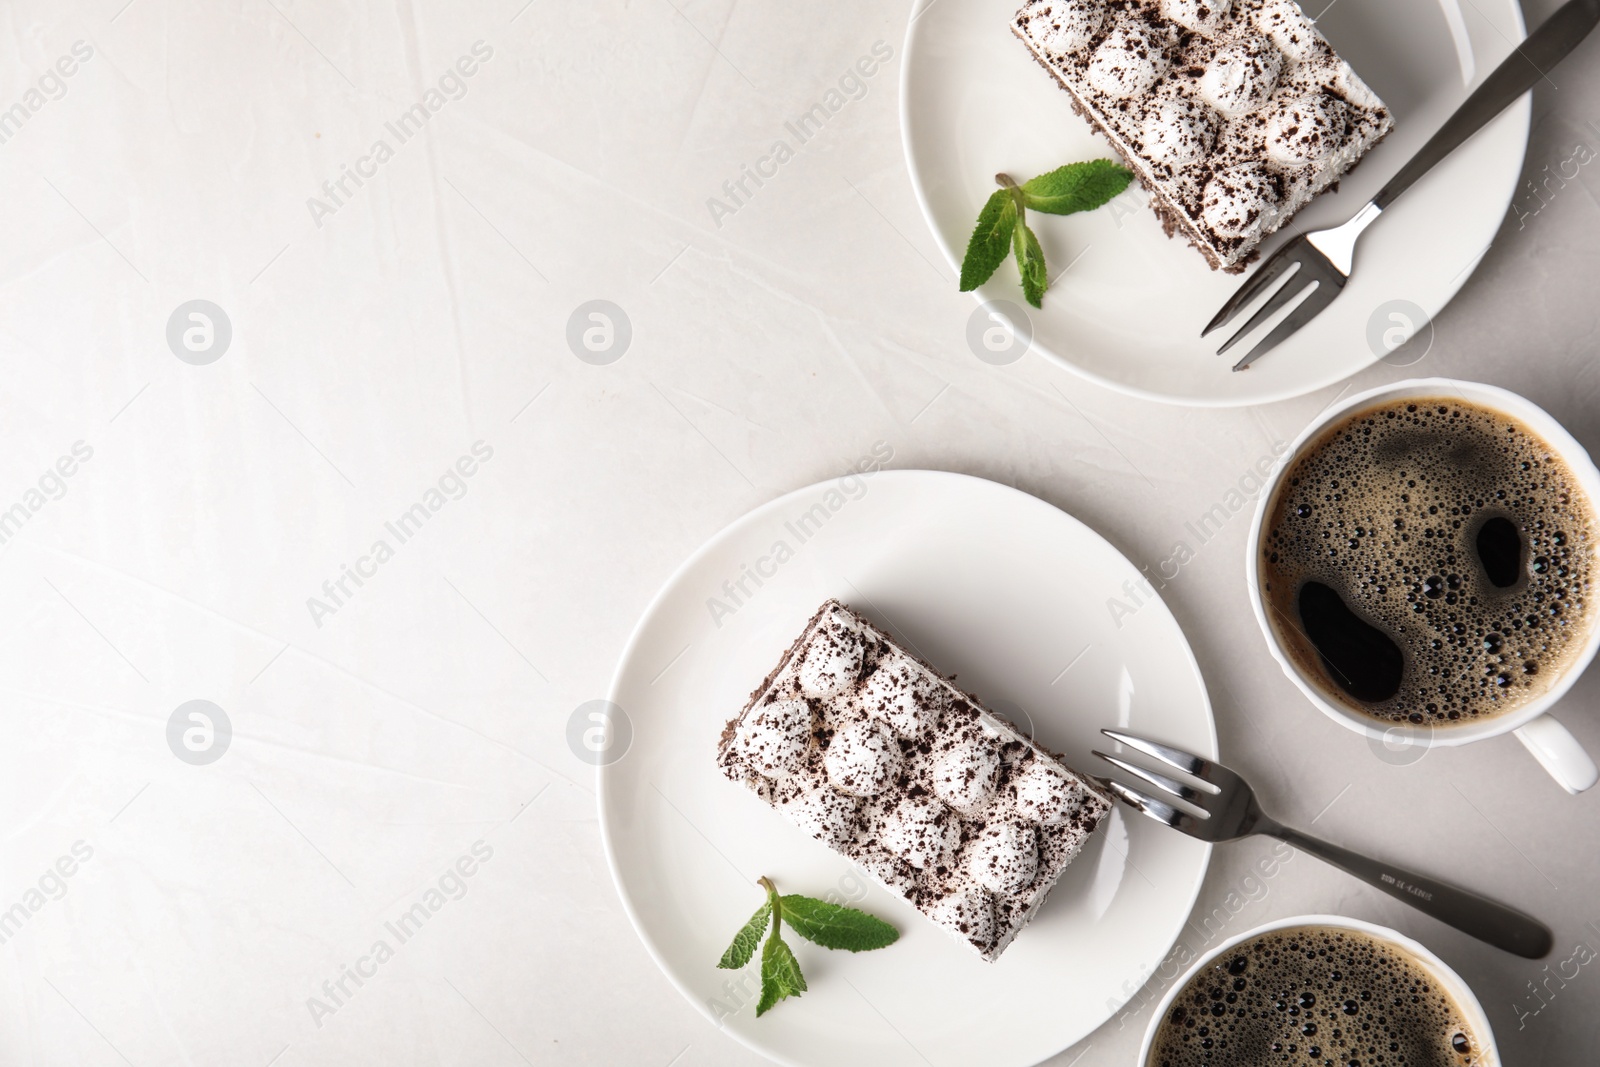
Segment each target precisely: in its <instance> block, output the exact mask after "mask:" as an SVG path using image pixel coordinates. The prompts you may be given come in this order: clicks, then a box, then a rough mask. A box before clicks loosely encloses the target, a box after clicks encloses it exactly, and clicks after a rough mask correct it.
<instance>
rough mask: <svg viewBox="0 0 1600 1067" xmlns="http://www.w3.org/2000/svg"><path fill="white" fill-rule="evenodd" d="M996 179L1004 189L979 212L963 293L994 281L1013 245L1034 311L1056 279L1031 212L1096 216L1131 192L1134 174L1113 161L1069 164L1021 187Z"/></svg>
mask: <svg viewBox="0 0 1600 1067" xmlns="http://www.w3.org/2000/svg"><path fill="white" fill-rule="evenodd" d="M994 180H995V181H996V182H997V183H998V184H999V185H1000V189H999V190H998V191H997V192H996V193H995V194H994V195H992V196H991V197H989V199H988V200H987V201H985V202H984V205H983V210H982V211H980V212H979V213H978V224H977V226H976V227H975V228H974V229H973V231H972V237H971V238H970V239H969V240H968V241H967V254H966V258H964V259H963V260H962V261H961V291H962V292H963V293H967V292H971V291H972V290H974V289H976V288H977V287H978V286H980V285H982V284H983V283H984V282H986V281H988V280H989V278H990V277H991V276H992V275H993V274H994V272H995V271H996V270H998V269H999V267H1000V264H1001V263H1002V262H1004V261H1005V258H1006V249H1007V246H1010V250H1011V252H1012V254H1013V255H1014V256H1015V257H1016V261H1017V271H1018V273H1019V274H1021V276H1022V295H1023V296H1024V297H1026V298H1027V300H1028V303H1030V304H1032V305H1033V306H1034V307H1043V306H1044V305H1043V303H1042V301H1043V300H1044V293H1045V290H1046V289H1048V288H1049V287H1050V275H1049V272H1048V270H1047V269H1046V267H1045V262H1044V249H1043V248H1041V247H1040V245H1039V238H1038V236H1037V235H1035V234H1034V232H1033V230H1032V229H1030V228H1029V226H1028V208H1032V209H1033V210H1035V211H1042V212H1044V213H1045V214H1048V215H1071V214H1075V213H1076V212H1079V211H1092V210H1094V209H1095V208H1097V207H1101V206H1103V205H1104V204H1106V203H1107V202H1108V201H1110V200H1111V199H1112V198H1114V197H1115V196H1117V195H1118V194H1119V193H1121V192H1122V191H1123V190H1124V189H1126V188H1127V187H1128V183H1129V182H1131V181H1132V180H1133V172H1132V171H1130V170H1129V169H1128V168H1126V167H1123V166H1119V165H1118V164H1116V163H1113V162H1112V161H1111V160H1109V159H1093V160H1089V161H1088V162H1085V163H1068V164H1067V165H1066V166H1064V167H1057V168H1056V169H1055V170H1052V171H1050V172H1049V173H1047V174H1041V175H1039V176H1038V177H1036V178H1029V179H1028V180H1027V181H1026V182H1024V183H1022V184H1021V185H1018V184H1017V183H1016V182H1015V181H1013V180H1012V179H1011V177H1010V176H1009V175H1006V174H997V175H995V179H994Z"/></svg>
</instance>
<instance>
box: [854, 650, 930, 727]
mask: <svg viewBox="0 0 1600 1067" xmlns="http://www.w3.org/2000/svg"><path fill="white" fill-rule="evenodd" d="M856 700H857V703H858V704H860V706H861V710H863V711H865V712H866V713H867V714H868V715H871V716H872V717H873V718H875V719H881V720H882V721H884V722H886V723H888V724H889V726H890V727H891V728H892V729H893V730H894V732H895V733H897V734H899V735H900V736H902V737H910V738H917V737H921V736H923V735H924V734H926V733H927V732H928V731H929V730H932V729H934V728H935V727H937V726H938V725H939V716H940V715H941V714H942V713H943V711H944V706H945V704H946V703H948V701H947V699H945V696H944V694H942V693H941V692H939V690H938V688H937V687H936V686H934V685H933V684H932V683H931V682H930V681H929V679H928V678H927V677H926V672H924V671H923V670H922V669H921V667H920V666H919V665H918V664H917V663H916V662H915V661H914V660H912V659H910V658H909V657H907V656H898V655H891V656H886V657H884V659H883V660H882V661H880V662H879V663H878V667H877V669H876V670H874V671H873V672H872V673H871V674H869V675H867V679H866V681H865V682H863V683H862V685H861V691H860V693H859V694H858V695H857V697H856Z"/></svg>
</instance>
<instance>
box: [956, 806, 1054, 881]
mask: <svg viewBox="0 0 1600 1067" xmlns="http://www.w3.org/2000/svg"><path fill="white" fill-rule="evenodd" d="M966 860H967V873H968V874H970V875H971V876H972V879H973V881H975V882H977V883H978V884H979V885H981V886H983V887H984V888H985V889H988V890H989V891H991V892H994V893H1015V892H1017V891H1018V890H1019V889H1025V888H1027V887H1028V886H1029V885H1031V884H1032V883H1033V878H1034V875H1035V874H1037V873H1038V871H1039V842H1038V838H1037V836H1036V835H1035V833H1034V829H1033V827H1032V826H1031V825H1029V824H1028V823H1023V822H1016V821H1014V820H1011V819H1001V820H996V821H994V822H991V823H989V824H988V825H986V826H984V828H983V831H982V832H981V833H980V834H978V836H977V838H976V839H975V840H973V841H972V842H970V843H969V844H968V845H967V853H966Z"/></svg>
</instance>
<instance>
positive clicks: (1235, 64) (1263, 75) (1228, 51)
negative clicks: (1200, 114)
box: [1200, 33, 1283, 119]
mask: <svg viewBox="0 0 1600 1067" xmlns="http://www.w3.org/2000/svg"><path fill="white" fill-rule="evenodd" d="M1282 72H1283V53H1282V52H1280V51H1278V46H1277V45H1275V44H1273V43H1272V41H1271V40H1269V39H1268V38H1266V37H1262V36H1261V35H1260V34H1255V33H1246V34H1242V35H1240V36H1238V37H1235V38H1234V39H1232V40H1230V41H1228V42H1227V43H1226V44H1224V45H1223V46H1222V47H1221V48H1218V49H1217V54H1216V55H1215V56H1213V57H1212V60H1211V62H1210V63H1209V64H1207V65H1206V69H1205V73H1204V74H1202V75H1200V96H1201V99H1203V100H1205V102H1206V103H1208V104H1210V105H1211V106H1212V107H1214V108H1216V109H1217V110H1218V111H1220V112H1221V113H1222V114H1224V115H1226V116H1227V117H1228V118H1230V119H1231V118H1238V117H1239V116H1240V115H1245V114H1248V113H1249V112H1252V111H1254V110H1256V109H1257V108H1259V107H1260V106H1261V105H1262V104H1265V103H1266V102H1267V97H1269V96H1271V95H1272V90H1273V89H1274V88H1276V87H1277V85H1278V75H1279V74H1281V73H1282Z"/></svg>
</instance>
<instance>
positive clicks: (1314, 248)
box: [1200, 0, 1600, 371]
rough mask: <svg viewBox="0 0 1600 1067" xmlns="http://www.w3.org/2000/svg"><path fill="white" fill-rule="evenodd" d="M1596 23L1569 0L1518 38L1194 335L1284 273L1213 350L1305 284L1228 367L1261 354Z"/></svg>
mask: <svg viewBox="0 0 1600 1067" xmlns="http://www.w3.org/2000/svg"><path fill="white" fill-rule="evenodd" d="M1596 23H1600V0H1569V2H1568V3H1567V4H1565V5H1563V6H1562V7H1561V8H1560V9H1559V10H1558V11H1556V13H1555V14H1554V15H1551V16H1550V17H1549V18H1548V19H1546V20H1545V23H1544V25H1542V26H1540V27H1539V28H1538V29H1537V30H1535V31H1534V32H1533V33H1532V35H1530V36H1529V37H1528V38H1527V40H1525V41H1523V42H1522V44H1520V45H1518V46H1517V49H1516V50H1515V51H1514V52H1512V53H1511V55H1509V56H1507V57H1506V58H1505V60H1504V61H1503V62H1502V63H1501V64H1500V65H1499V66H1498V67H1496V68H1495V69H1494V73H1492V74H1490V75H1489V76H1488V77H1487V78H1485V79H1484V80H1483V84H1482V85H1480V86H1478V88H1477V89H1476V90H1474V91H1473V93H1472V95H1471V96H1469V97H1467V99H1466V100H1465V102H1463V103H1462V105H1461V106H1460V107H1459V108H1457V109H1456V112H1455V114H1453V115H1451V116H1450V118H1449V119H1448V120H1446V121H1445V124H1444V125H1443V126H1441V127H1440V128H1439V132H1438V133H1435V134H1434V135H1433V137H1432V138H1431V139H1430V140H1429V141H1428V143H1427V144H1425V145H1423V146H1422V150H1421V151H1420V152H1418V153H1417V154H1416V155H1415V156H1412V157H1411V161H1410V162H1408V163H1407V164H1406V165H1405V166H1404V167H1402V168H1400V173H1398V174H1396V175H1395V176H1394V177H1393V178H1392V179H1391V180H1390V181H1389V184H1388V185H1385V186H1384V187H1383V189H1382V190H1381V191H1380V192H1379V193H1378V195H1377V196H1375V197H1373V198H1372V200H1371V201H1369V202H1368V203H1367V205H1366V206H1365V207H1363V208H1362V209H1361V210H1360V211H1358V212H1356V213H1355V216H1354V217H1353V218H1351V219H1350V221H1349V222H1346V223H1345V224H1344V225H1342V226H1336V227H1334V228H1333V229H1330V230H1317V231H1315V232H1313V233H1303V234H1300V235H1299V236H1297V237H1295V238H1294V239H1292V240H1291V241H1289V243H1288V244H1286V245H1284V246H1283V247H1282V248H1280V249H1278V251H1277V252H1276V253H1275V254H1274V255H1273V256H1272V258H1271V259H1268V260H1267V261H1266V263H1264V264H1262V266H1261V268H1260V269H1259V270H1257V271H1256V272H1255V274H1254V275H1252V276H1251V278H1250V280H1249V281H1247V282H1245V283H1244V285H1242V286H1240V287H1239V291H1238V292H1236V293H1234V294H1233V298H1232V299H1230V300H1229V301H1228V302H1227V303H1226V304H1224V305H1222V310H1221V311H1219V312H1217V314H1216V317H1215V318H1213V319H1212V320H1211V322H1210V323H1208V324H1207V326H1206V328H1205V329H1204V330H1201V331H1200V336H1201V337H1204V336H1206V335H1207V334H1209V333H1210V332H1211V331H1212V330H1215V329H1218V328H1219V327H1222V326H1225V325H1227V324H1228V323H1229V322H1231V321H1233V319H1234V317H1235V316H1237V315H1238V314H1239V312H1241V311H1243V310H1244V309H1245V307H1246V306H1248V305H1249V304H1250V302H1251V301H1253V300H1254V299H1255V298H1256V297H1257V296H1259V295H1261V293H1263V292H1264V291H1265V290H1266V288H1267V287H1268V286H1269V285H1271V284H1272V283H1273V282H1275V281H1277V280H1278V279H1280V278H1283V277H1284V276H1285V275H1287V276H1288V280H1287V281H1285V282H1284V283H1283V285H1282V286H1281V287H1279V289H1278V291H1277V292H1276V293H1274V294H1272V297H1271V298H1270V299H1269V300H1267V302H1266V303H1265V304H1263V305H1262V306H1261V310H1259V311H1257V312H1256V313H1255V314H1254V315H1253V316H1251V318H1250V321H1249V322H1246V323H1245V324H1244V325H1243V326H1242V327H1240V329H1239V331H1238V332H1237V333H1235V334H1234V335H1233V336H1232V337H1230V338H1229V339H1228V342H1227V344H1225V345H1223V346H1222V347H1221V348H1220V349H1218V350H1217V355H1219V356H1220V355H1222V354H1223V353H1224V352H1226V351H1228V350H1229V349H1230V348H1232V347H1233V346H1234V345H1236V344H1238V343H1239V342H1240V341H1241V340H1243V339H1244V337H1245V335H1246V334H1248V333H1250V332H1251V331H1253V330H1254V329H1255V328H1256V327H1257V326H1260V325H1262V324H1263V323H1265V322H1266V321H1267V320H1268V319H1270V318H1272V316H1273V315H1274V314H1276V313H1277V312H1278V311H1280V310H1282V308H1283V307H1285V306H1286V305H1287V304H1288V303H1289V301H1291V300H1293V299H1294V298H1295V297H1296V296H1298V295H1300V294H1301V293H1303V292H1305V291H1306V289H1307V288H1308V287H1313V288H1311V291H1310V292H1309V294H1307V296H1306V298H1305V299H1304V300H1302V301H1301V302H1300V303H1299V305H1298V306H1296V307H1295V309H1294V310H1293V311H1291V312H1290V313H1289V314H1288V315H1287V316H1286V317H1285V318H1284V320H1283V321H1282V322H1280V323H1278V325H1277V326H1276V327H1274V328H1273V330H1272V332H1271V333H1269V334H1267V336H1266V337H1264V338H1262V340H1261V341H1260V343H1258V344H1257V345H1256V346H1255V347H1254V348H1252V349H1251V350H1250V351H1249V352H1248V353H1247V354H1246V355H1245V357H1244V358H1243V359H1241V360H1239V362H1237V363H1235V364H1234V365H1233V369H1234V370H1236V371H1240V370H1245V369H1247V368H1248V367H1249V366H1250V364H1252V363H1254V362H1255V361H1256V360H1257V359H1259V358H1261V356H1262V355H1263V354H1265V353H1266V352H1268V351H1270V350H1271V349H1273V348H1276V347H1277V346H1278V345H1279V344H1281V343H1282V342H1283V341H1284V340H1285V339H1286V338H1288V337H1289V336H1290V335H1291V334H1293V333H1294V332H1295V331H1296V330H1298V329H1300V327H1302V326H1304V325H1305V324H1306V323H1308V322H1310V321H1311V320H1312V319H1314V318H1316V317H1317V316H1318V315H1319V314H1321V313H1322V310H1323V309H1324V308H1326V307H1327V306H1328V305H1329V304H1331V303H1333V299H1334V297H1336V296H1338V295H1339V293H1340V292H1341V291H1343V289H1344V283H1345V282H1346V281H1348V280H1349V278H1350V270H1351V267H1352V265H1353V263H1354V261H1355V252H1356V240H1357V238H1359V237H1360V236H1361V234H1362V232H1363V231H1365V230H1366V228H1367V227H1368V226H1370V225H1372V222H1373V220H1374V219H1376V218H1377V217H1378V216H1379V215H1381V214H1383V212H1384V209H1386V208H1387V207H1388V206H1389V205H1390V204H1392V203H1394V201H1395V198H1396V197H1398V196H1399V195H1400V194H1401V193H1403V192H1405V191H1406V190H1407V189H1409V188H1411V186H1412V184H1413V183H1415V182H1416V180H1417V179H1418V178H1420V177H1422V176H1423V175H1424V174H1426V173H1427V172H1428V171H1429V170H1431V169H1432V168H1433V166H1434V164H1436V163H1438V162H1439V161H1440V160H1442V159H1444V158H1445V157H1446V156H1448V155H1449V154H1450V153H1451V152H1453V151H1455V150H1456V149H1457V148H1459V147H1460V146H1461V145H1462V144H1463V143H1464V142H1465V141H1466V140H1467V138H1469V137H1471V136H1472V135H1473V134H1474V133H1476V132H1478V130H1479V129H1481V128H1482V127H1483V126H1485V125H1487V124H1488V122H1489V120H1490V119H1492V118H1494V117H1495V116H1496V115H1498V114H1500V112H1502V111H1504V110H1505V109H1506V108H1507V107H1508V106H1509V105H1510V104H1511V103H1512V101H1514V100H1516V99H1517V98H1518V97H1519V96H1521V95H1522V94H1523V93H1525V92H1527V91H1528V90H1529V89H1531V88H1533V86H1534V85H1536V84H1538V82H1539V80H1540V79H1541V78H1544V77H1545V74H1546V72H1547V71H1549V70H1550V69H1551V68H1552V67H1554V66H1555V65H1556V64H1557V63H1559V62H1561V60H1562V59H1564V58H1566V55H1567V53H1568V52H1571V51H1572V50H1573V49H1574V48H1576V47H1577V45H1578V42H1579V41H1581V40H1583V39H1584V38H1585V37H1586V36H1588V34H1589V31H1590V30H1592V29H1594V27H1595V24H1596Z"/></svg>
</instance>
